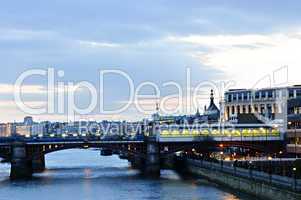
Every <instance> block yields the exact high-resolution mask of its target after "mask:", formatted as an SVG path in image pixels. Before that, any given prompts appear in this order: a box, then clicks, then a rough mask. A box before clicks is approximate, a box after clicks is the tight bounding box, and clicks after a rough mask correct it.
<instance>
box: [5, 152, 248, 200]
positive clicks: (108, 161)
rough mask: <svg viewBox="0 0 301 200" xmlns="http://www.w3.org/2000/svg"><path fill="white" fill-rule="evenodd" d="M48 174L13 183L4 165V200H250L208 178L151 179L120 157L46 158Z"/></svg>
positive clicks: (167, 172) (67, 155) (79, 154)
mask: <svg viewBox="0 0 301 200" xmlns="http://www.w3.org/2000/svg"><path fill="white" fill-rule="evenodd" d="M46 166H47V170H46V171H45V172H43V173H41V174H35V175H34V177H33V179H31V180H27V181H10V180H9V170H10V166H9V165H8V164H1V165H0V200H7V199H14V200H27V199H28V200H33V199H43V200H48V199H49V200H54V199H55V200H60V199H62V200H66V199H81V200H94V199H118V200H119V199H131V200H132V199H175V200H178V199H179V200H185V199H189V200H190V199H193V200H194V199H195V200H196V199H214V200H215V199H221V200H235V199H246V198H245V197H243V198H242V197H237V196H235V195H233V194H231V193H229V192H225V191H223V190H221V189H219V188H216V187H214V186H213V185H210V184H207V183H206V182H205V181H203V180H201V181H200V180H197V179H182V178H181V177H180V176H179V175H177V174H176V173H174V172H173V171H170V170H164V171H162V175H161V177H160V178H159V179H147V178H144V177H143V176H141V175H140V174H139V172H138V171H136V170H133V169H130V168H129V165H128V163H127V161H124V160H120V159H119V158H118V157H116V156H113V157H100V156H99V152H97V151H89V150H66V151H61V152H56V153H51V154H49V155H47V157H46Z"/></svg>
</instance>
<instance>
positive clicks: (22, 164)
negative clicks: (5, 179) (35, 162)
mask: <svg viewBox="0 0 301 200" xmlns="http://www.w3.org/2000/svg"><path fill="white" fill-rule="evenodd" d="M31 176H32V164H31V160H30V159H28V156H27V150H26V144H25V143H23V142H14V143H13V144H12V154H11V170H10V178H11V179H22V178H30V177H31Z"/></svg>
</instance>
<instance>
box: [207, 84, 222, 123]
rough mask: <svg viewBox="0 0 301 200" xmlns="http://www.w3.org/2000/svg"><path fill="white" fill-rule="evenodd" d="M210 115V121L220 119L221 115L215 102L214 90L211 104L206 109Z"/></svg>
mask: <svg viewBox="0 0 301 200" xmlns="http://www.w3.org/2000/svg"><path fill="white" fill-rule="evenodd" d="M204 114H205V115H206V116H208V121H218V120H219V117H220V110H219V109H218V107H217V106H216V105H215V103H214V94H213V90H211V91H210V104H209V107H208V108H207V109H206V110H205V113H204Z"/></svg>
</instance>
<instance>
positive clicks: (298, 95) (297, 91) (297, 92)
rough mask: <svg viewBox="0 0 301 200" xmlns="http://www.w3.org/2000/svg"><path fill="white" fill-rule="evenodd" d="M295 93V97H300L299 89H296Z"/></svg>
mask: <svg viewBox="0 0 301 200" xmlns="http://www.w3.org/2000/svg"><path fill="white" fill-rule="evenodd" d="M296 95H297V97H301V89H297V90H296Z"/></svg>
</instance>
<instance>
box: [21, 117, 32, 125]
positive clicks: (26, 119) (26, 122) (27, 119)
mask: <svg viewBox="0 0 301 200" xmlns="http://www.w3.org/2000/svg"><path fill="white" fill-rule="evenodd" d="M23 124H24V125H28V126H30V125H32V124H33V119H32V117H31V116H26V117H24V121H23Z"/></svg>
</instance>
